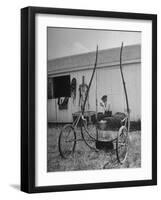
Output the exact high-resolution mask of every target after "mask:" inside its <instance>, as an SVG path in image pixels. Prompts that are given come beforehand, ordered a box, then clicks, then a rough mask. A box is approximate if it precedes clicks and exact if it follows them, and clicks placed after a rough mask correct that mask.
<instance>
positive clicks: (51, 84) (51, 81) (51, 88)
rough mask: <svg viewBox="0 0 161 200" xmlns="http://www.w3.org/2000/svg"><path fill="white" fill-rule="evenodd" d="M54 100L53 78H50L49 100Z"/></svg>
mask: <svg viewBox="0 0 161 200" xmlns="http://www.w3.org/2000/svg"><path fill="white" fill-rule="evenodd" d="M53 98H54V90H53V78H48V99H53Z"/></svg>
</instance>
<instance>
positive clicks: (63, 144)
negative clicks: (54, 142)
mask: <svg viewBox="0 0 161 200" xmlns="http://www.w3.org/2000/svg"><path fill="white" fill-rule="evenodd" d="M58 145H59V152H60V155H61V157H62V158H68V157H69V156H70V155H71V154H72V153H73V152H74V150H75V145H76V134H75V131H74V128H73V126H72V125H71V124H67V125H65V126H64V127H63V128H62V130H61V132H60V135H59V143H58Z"/></svg>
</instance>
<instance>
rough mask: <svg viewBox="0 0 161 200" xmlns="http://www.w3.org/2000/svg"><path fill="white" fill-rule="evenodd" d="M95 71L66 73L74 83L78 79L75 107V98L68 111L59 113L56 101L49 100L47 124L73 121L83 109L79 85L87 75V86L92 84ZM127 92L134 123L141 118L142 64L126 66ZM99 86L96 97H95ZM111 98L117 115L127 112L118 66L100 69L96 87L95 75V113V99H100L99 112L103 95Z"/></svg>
mask: <svg viewBox="0 0 161 200" xmlns="http://www.w3.org/2000/svg"><path fill="white" fill-rule="evenodd" d="M92 71H93V70H86V71H79V72H72V73H66V74H70V76H71V80H72V78H73V77H75V78H76V80H77V93H76V101H75V103H74V104H73V100H72V98H69V103H68V109H67V110H59V109H58V104H57V99H52V100H48V121H52V122H71V121H72V113H74V112H77V111H79V110H80V107H79V105H78V104H79V92H78V88H79V85H80V84H81V83H82V76H83V75H84V76H85V83H86V84H89V80H90V78H91V74H92ZM123 73H124V77H125V82H126V87H127V93H128V98H129V106H130V109H131V120H138V119H140V118H141V65H140V64H137V63H135V64H129V65H124V66H123ZM96 86H97V94H96ZM105 94H106V95H108V97H109V101H110V104H111V109H112V112H113V114H114V113H115V112H125V111H126V101H125V96H124V90H123V85H122V80H121V74H120V69H119V66H115V67H108V68H100V69H97V85H96V73H95V76H94V79H93V82H92V85H91V89H90V93H89V104H90V108H89V110H91V111H96V96H97V99H98V112H101V111H102V109H101V107H100V105H99V102H100V99H101V97H102V96H103V95H105Z"/></svg>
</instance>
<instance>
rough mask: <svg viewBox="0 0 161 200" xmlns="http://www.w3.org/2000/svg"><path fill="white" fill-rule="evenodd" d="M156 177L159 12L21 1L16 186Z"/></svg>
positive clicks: (114, 183) (110, 183)
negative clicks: (18, 183) (37, 4)
mask: <svg viewBox="0 0 161 200" xmlns="http://www.w3.org/2000/svg"><path fill="white" fill-rule="evenodd" d="M156 184H157V16H156V15H154V14H140V13H139V14H137V13H122V12H109V11H94V10H74V9H60V8H42V7H27V8H23V9H21V190H22V191H24V192H28V193H35V192H54V191H67V190H84V189H100V188H115V187H130V186H146V185H156Z"/></svg>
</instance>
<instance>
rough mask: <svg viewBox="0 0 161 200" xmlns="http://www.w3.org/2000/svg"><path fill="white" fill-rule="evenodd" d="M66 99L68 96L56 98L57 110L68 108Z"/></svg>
mask: <svg viewBox="0 0 161 200" xmlns="http://www.w3.org/2000/svg"><path fill="white" fill-rule="evenodd" d="M68 100H69V97H60V98H58V106H59V110H67V109H68Z"/></svg>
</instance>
